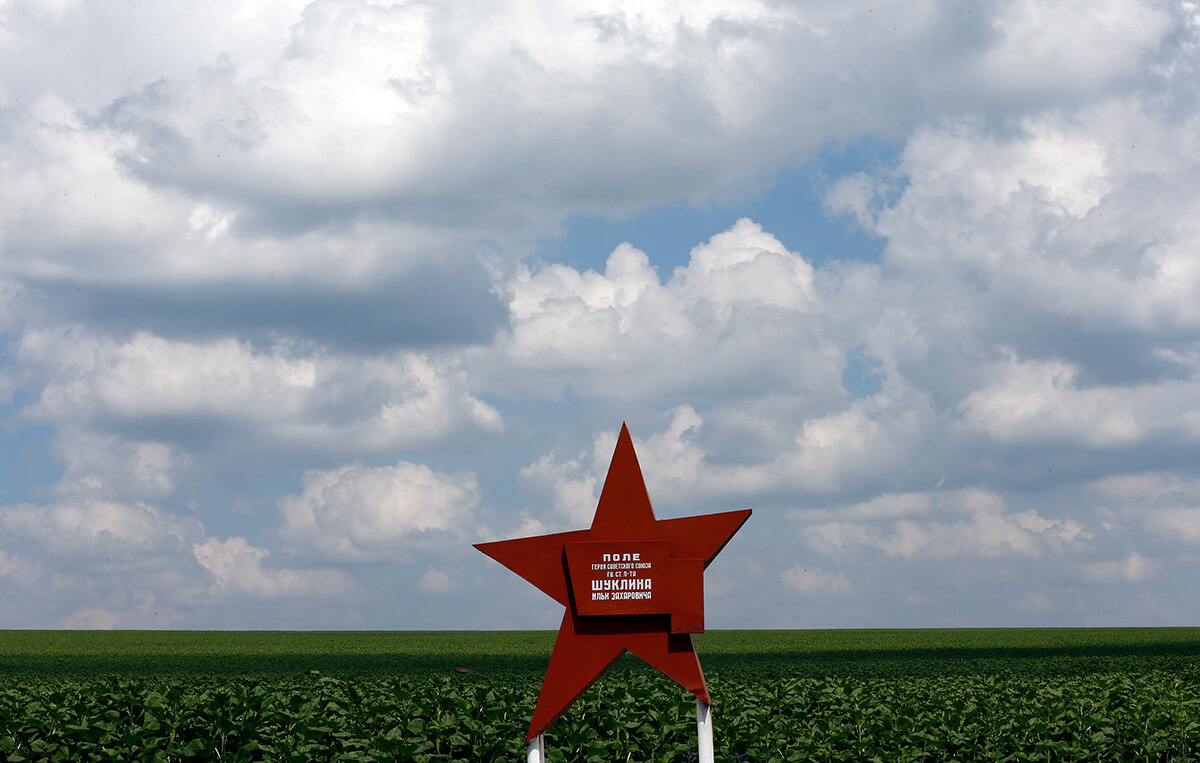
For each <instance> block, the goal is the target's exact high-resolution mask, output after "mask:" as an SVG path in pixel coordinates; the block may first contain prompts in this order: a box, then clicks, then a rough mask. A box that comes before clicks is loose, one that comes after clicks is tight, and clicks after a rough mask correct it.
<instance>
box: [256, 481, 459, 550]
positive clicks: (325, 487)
mask: <svg viewBox="0 0 1200 763" xmlns="http://www.w3.org/2000/svg"><path fill="white" fill-rule="evenodd" d="M480 500H481V493H480V489H479V482H478V480H477V479H476V477H475V475H474V474H472V473H467V472H457V473H452V474H447V473H443V472H436V471H434V470H433V469H430V468H429V467H428V466H425V465H423V464H413V463H409V462H407V461H401V462H399V463H397V464H396V465H395V466H381V467H369V466H363V465H362V464H352V465H349V466H343V467H340V468H338V469H329V470H311V471H308V472H306V473H305V475H304V490H303V491H302V492H301V493H300V494H298V495H288V496H284V497H283V498H281V499H279V510H280V513H281V514H282V517H283V526H282V528H281V530H280V534H281V536H282V537H283V538H284V540H285V541H286V542H287V543H289V544H291V545H293V546H294V547H295V548H297V549H302V550H304V551H308V552H311V553H315V554H317V555H319V556H322V557H325V558H330V559H336V560H341V561H350V562H366V561H377V560H385V559H397V558H402V557H405V556H407V555H409V554H411V553H412V552H413V551H414V550H419V549H437V548H443V547H444V546H445V545H446V544H448V543H453V542H459V541H461V540H464V539H465V538H467V537H470V536H471V534H472V533H475V532H477V531H478V528H479V519H478V511H479V504H480Z"/></svg>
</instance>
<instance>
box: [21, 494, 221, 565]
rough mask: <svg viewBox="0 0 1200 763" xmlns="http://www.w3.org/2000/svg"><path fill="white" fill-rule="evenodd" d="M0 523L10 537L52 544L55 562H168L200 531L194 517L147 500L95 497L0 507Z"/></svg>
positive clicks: (199, 533)
mask: <svg viewBox="0 0 1200 763" xmlns="http://www.w3.org/2000/svg"><path fill="white" fill-rule="evenodd" d="M0 525H2V526H3V527H4V528H5V530H6V531H8V532H9V533H11V534H12V535H13V537H14V538H20V539H23V540H24V541H26V542H27V541H30V540H32V541H35V542H37V543H38V544H39V545H41V546H42V547H44V548H46V549H50V550H52V551H53V553H55V554H56V555H57V556H59V557H60V562H59V564H60V565H71V566H73V567H76V568H83V567H88V566H100V567H103V566H106V565H107V566H110V567H111V568H116V569H120V568H126V569H138V568H141V569H151V568H167V567H172V566H174V565H173V563H172V562H171V561H170V559H171V557H173V556H174V555H176V554H178V553H179V552H180V551H181V550H184V549H187V548H188V547H189V546H190V544H191V543H192V541H193V539H195V538H197V537H199V536H200V535H201V534H202V533H203V528H202V527H201V526H200V523H199V522H197V521H195V520H194V519H186V518H181V517H175V516H173V515H171V514H168V513H165V512H163V511H161V510H159V509H158V508H156V507H155V506H152V505H150V504H146V503H134V504H125V503H117V502H113V501H100V500H81V501H69V502H63V503H58V504H50V505H46V506H35V505H32V504H19V505H17V506H7V507H0Z"/></svg>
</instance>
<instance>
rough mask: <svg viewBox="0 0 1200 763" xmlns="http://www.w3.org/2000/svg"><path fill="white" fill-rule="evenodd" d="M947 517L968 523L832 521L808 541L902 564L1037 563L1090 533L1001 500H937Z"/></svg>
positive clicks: (811, 529) (973, 494) (967, 495)
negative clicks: (1012, 559) (874, 553)
mask: <svg viewBox="0 0 1200 763" xmlns="http://www.w3.org/2000/svg"><path fill="white" fill-rule="evenodd" d="M938 498H939V503H940V504H941V508H942V513H943V515H944V513H945V512H954V513H962V514H966V515H967V516H966V518H964V519H958V520H951V521H940V520H941V518H940V517H939V518H938V519H932V518H931V519H922V520H914V519H899V520H895V521H892V522H889V523H886V524H883V525H880V524H878V523H864V522H848V521H831V522H821V523H817V524H813V525H810V526H807V527H805V528H804V530H803V534H804V537H805V538H806V540H807V541H808V543H809V545H810V546H811V547H813V548H814V549H818V550H821V551H823V552H826V553H839V552H844V551H851V550H854V549H856V548H862V547H866V548H875V549H878V550H880V551H882V552H883V553H884V554H886V555H887V556H891V557H898V558H902V559H919V560H926V559H956V558H975V557H984V558H989V557H1003V556H1010V555H1017V556H1025V557H1038V556H1041V555H1042V554H1043V553H1046V552H1048V551H1051V552H1057V551H1059V550H1061V549H1062V548H1063V547H1064V546H1067V545H1070V544H1072V543H1078V542H1082V541H1085V540H1087V539H1089V538H1090V537H1091V534H1090V532H1089V531H1088V530H1087V529H1086V528H1085V527H1084V526H1083V525H1081V524H1080V523H1079V522H1077V521H1075V520H1072V519H1048V518H1046V517H1043V516H1041V515H1040V514H1038V512H1036V511H1032V510H1030V511H1021V512H1009V511H1008V510H1007V507H1006V506H1005V505H1004V502H1003V500H1002V499H1001V498H1000V496H998V495H995V494H993V493H989V492H987V491H980V490H966V491H959V492H957V493H954V494H951V495H941V496H939V497H938Z"/></svg>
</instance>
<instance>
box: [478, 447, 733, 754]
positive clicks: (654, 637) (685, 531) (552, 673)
mask: <svg viewBox="0 0 1200 763" xmlns="http://www.w3.org/2000/svg"><path fill="white" fill-rule="evenodd" d="M750 513H751V512H750V510H749V509H743V510H741V511H728V512H723V513H720V514H707V515H703V516H696V517H682V518H679V519H666V520H658V519H655V517H654V509H653V508H652V507H651V506H650V497H649V496H648V495H647V494H646V484H645V482H644V481H643V479H642V470H641V468H640V467H639V466H638V462H637V455H636V454H635V453H634V451H633V440H632V439H631V438H630V436H629V430H628V429H627V428H626V427H625V425H623V424H622V426H621V435H620V437H619V438H618V439H617V447H616V450H615V451H614V453H613V458H612V463H611V464H610V465H609V467H608V476H607V477H606V478H605V481H604V489H603V490H602V491H601V493H600V503H599V505H597V507H596V514H595V516H594V517H593V519H592V526H591V528H590V529H587V530H576V531H573V532H565V533H554V534H552V535H539V536H535V537H532V538H517V539H514V540H504V541H496V542H493V543H479V544H476V546H475V548H477V549H479V550H480V551H482V552H483V553H485V554H487V555H488V556H490V557H492V558H493V559H495V560H496V561H498V562H500V563H501V564H503V565H504V566H505V567H508V568H509V569H510V570H512V571H513V572H515V573H517V574H518V575H520V576H521V577H523V578H525V579H526V580H528V581H529V582H530V583H533V584H534V585H535V586H537V587H538V588H540V589H541V590H542V591H544V592H545V593H546V594H548V595H549V596H550V597H551V598H552V599H554V600H555V601H557V602H558V603H560V604H562V605H563V606H565V607H566V608H567V611H566V612H565V613H564V615H563V620H562V625H561V626H559V630H558V639H557V640H556V641H555V643H554V652H553V653H552V654H551V656H550V667H549V668H548V669H547V670H546V678H545V681H544V682H543V683H542V692H541V694H540V695H539V696H538V702H537V707H536V708H535V709H534V711H533V720H532V721H531V722H530V725H529V736H528V738H527V741H528V740H529V739H533V738H534V737H535V736H537V735H539V734H541V733H542V732H544V731H545V730H546V728H547V727H548V726H549V725H550V724H551V723H553V722H554V721H555V720H556V719H557V718H558V717H559V716H560V715H562V714H563V712H565V711H566V709H567V707H568V706H570V704H571V703H572V702H574V701H575V699H576V698H578V697H579V695H580V694H582V693H583V692H585V691H587V688H588V687H589V686H591V685H592V683H593V682H595V680H596V679H597V678H599V677H600V675H601V674H602V673H603V672H604V671H605V670H607V669H608V667H609V666H610V665H612V664H613V663H614V662H616V660H617V659H618V658H619V657H620V656H621V655H622V654H624V653H625V650H629V651H631V652H633V653H634V654H636V655H637V656H638V657H641V658H642V659H643V660H645V661H646V662H648V663H650V664H651V665H653V666H654V667H655V668H658V669H659V670H660V671H662V672H663V673H665V674H666V675H667V676H669V677H670V678H671V679H673V680H674V681H675V682H676V683H678V684H679V685H681V686H683V687H684V688H685V689H687V690H688V691H690V692H692V693H693V694H695V695H696V696H697V697H698V698H700V699H701V700H703V701H704V702H706V703H708V704H712V700H711V698H710V697H709V695H708V686H707V684H706V683H705V681H704V672H703V671H702V670H701V669H700V660H699V658H698V657H697V656H696V648H695V646H694V645H693V644H692V636H691V634H692V633H701V632H703V631H704V589H703V570H704V568H705V567H707V566H708V565H709V563H710V562H711V561H712V560H713V557H715V556H716V555H717V553H718V552H720V550H721V549H722V548H724V547H725V544H726V543H728V542H729V539H730V538H731V537H732V536H733V534H734V533H735V532H737V531H738V528H740V527H741V526H742V524H743V523H745V521H746V520H747V519H748V518H749V517H750ZM601 541H603V542H610V541H611V542H624V541H669V542H670V559H669V576H668V578H667V579H669V582H670V585H669V588H670V590H669V591H666V592H664V594H663V595H664V598H665V599H666V600H667V601H668V604H669V612H667V613H666V614H611V615H609V614H601V615H581V614H579V611H578V607H577V605H576V601H575V597H573V596H572V592H571V578H570V572H569V570H568V564H567V552H566V547H567V544H575V543H583V542H601ZM579 584H580V585H583V584H584V583H583V581H580V582H579ZM656 585H658V584H657V583H656ZM655 595H656V596H657V595H659V594H658V592H656V593H655Z"/></svg>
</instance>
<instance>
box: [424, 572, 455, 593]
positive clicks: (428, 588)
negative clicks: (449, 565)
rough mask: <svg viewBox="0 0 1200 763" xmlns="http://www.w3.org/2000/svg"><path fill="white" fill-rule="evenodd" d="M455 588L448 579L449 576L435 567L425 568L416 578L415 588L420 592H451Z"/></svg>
mask: <svg viewBox="0 0 1200 763" xmlns="http://www.w3.org/2000/svg"><path fill="white" fill-rule="evenodd" d="M456 588H457V586H455V585H454V583H453V582H452V581H451V580H450V576H449V575H447V574H446V573H445V571H443V570H439V569H437V568H436V567H428V568H426V570H425V571H424V572H422V573H421V577H419V578H418V579H417V590H418V591H421V592H422V593H432V594H444V593H453V592H454V591H455V589H456Z"/></svg>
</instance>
